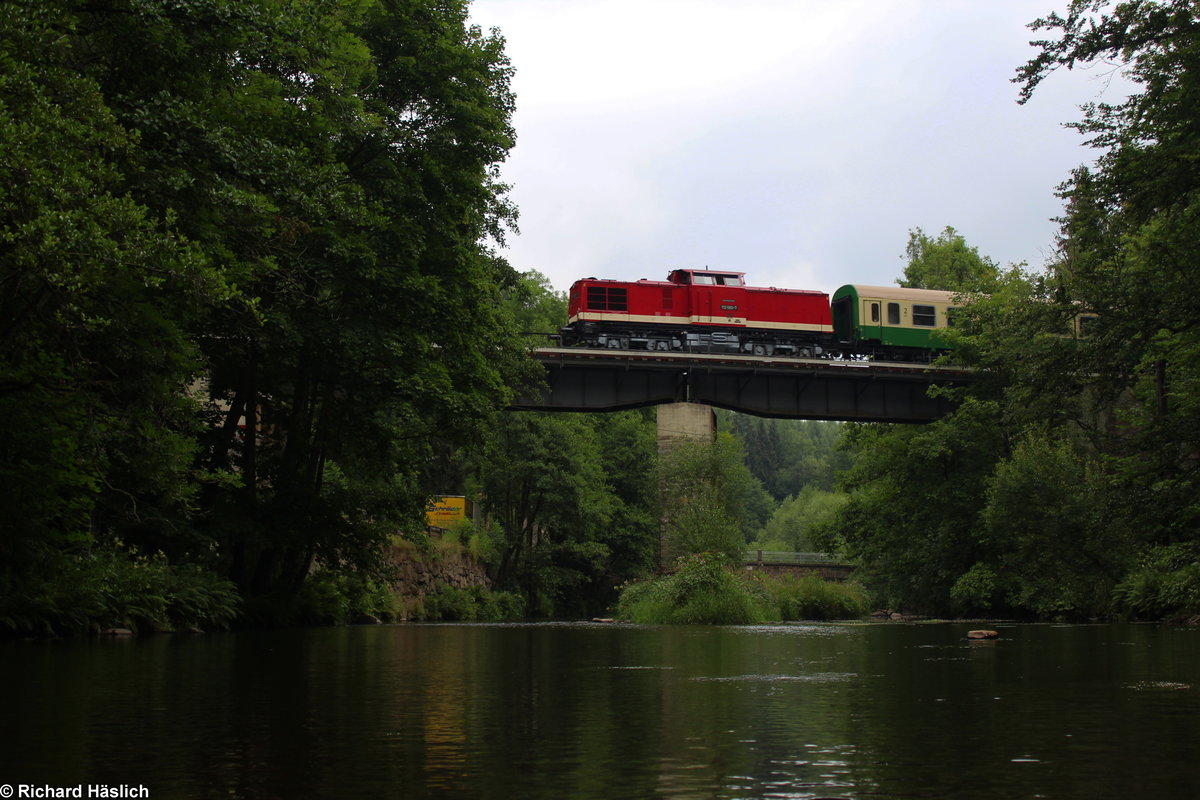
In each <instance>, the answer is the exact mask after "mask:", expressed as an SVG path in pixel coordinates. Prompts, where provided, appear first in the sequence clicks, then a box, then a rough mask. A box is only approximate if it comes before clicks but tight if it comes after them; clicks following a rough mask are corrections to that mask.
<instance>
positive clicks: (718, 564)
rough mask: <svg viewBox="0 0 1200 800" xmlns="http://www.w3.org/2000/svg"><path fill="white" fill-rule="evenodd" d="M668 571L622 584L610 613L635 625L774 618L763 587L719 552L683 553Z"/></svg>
mask: <svg viewBox="0 0 1200 800" xmlns="http://www.w3.org/2000/svg"><path fill="white" fill-rule="evenodd" d="M676 564H677V565H678V568H677V569H676V571H675V572H674V573H672V574H670V575H665V576H662V577H659V578H651V579H650V580H646V581H641V582H639V583H635V584H631V585H630V586H627V587H626V588H625V589H624V591H622V592H621V597H620V598H619V599H618V601H617V607H616V610H615V612H614V614H615V616H616V617H617V618H618V619H622V620H626V621H629V622H638V623H666V624H691V623H702V624H725V625H745V624H755V623H762V622H768V621H770V620H772V619H778V618H779V617H778V614H777V611H776V609H775V608H774V605H773V603H772V602H771V600H770V598H769V597H768V595H767V593H766V592H765V591H764V590H763V587H762V586H761V585H759V584H758V583H757V582H756V581H753V580H750V579H749V578H747V577H746V576H745V575H743V574H740V573H737V572H734V571H733V570H731V569H730V566H731V565H732V561H731V560H730V559H729V558H728V557H726V556H723V555H721V554H717V553H701V554H698V555H690V556H684V557H682V558H680V559H678V561H677V562H676Z"/></svg>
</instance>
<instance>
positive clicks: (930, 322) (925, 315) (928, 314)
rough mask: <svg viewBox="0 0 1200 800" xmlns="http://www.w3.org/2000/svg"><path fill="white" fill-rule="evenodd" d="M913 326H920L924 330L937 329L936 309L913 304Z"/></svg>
mask: <svg viewBox="0 0 1200 800" xmlns="http://www.w3.org/2000/svg"><path fill="white" fill-rule="evenodd" d="M912 321H913V325H921V326H924V327H926V328H936V327H937V307H936V306H922V305H917V304H916V303H913V307H912Z"/></svg>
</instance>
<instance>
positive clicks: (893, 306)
mask: <svg viewBox="0 0 1200 800" xmlns="http://www.w3.org/2000/svg"><path fill="white" fill-rule="evenodd" d="M899 324H900V304H899V303H888V325H899Z"/></svg>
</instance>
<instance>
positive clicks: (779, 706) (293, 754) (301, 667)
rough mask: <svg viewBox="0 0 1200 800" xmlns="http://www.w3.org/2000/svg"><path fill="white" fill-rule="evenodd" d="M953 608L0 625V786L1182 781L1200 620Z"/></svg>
mask: <svg viewBox="0 0 1200 800" xmlns="http://www.w3.org/2000/svg"><path fill="white" fill-rule="evenodd" d="M968 627H969V626H967V625H960V624H900V623H891V624H876V625H866V624H864V625H786V626H778V627H744V628H743V627H717V628H711V627H627V626H619V625H603V624H595V625H593V624H536V625H395V626H376V627H354V628H323V629H313V630H288V631H266V632H262V631H256V632H242V633H230V634H208V635H204V636H164V637H153V638H142V639H135V640H103V641H98V640H84V641H67V642H12V643H6V644H3V645H0V686H3V690H4V694H5V700H4V703H3V707H2V708H3V711H0V715H2V716H0V726H2V730H3V739H2V741H3V746H2V747H0V784H4V785H8V786H12V787H19V786H20V784H33V785H36V786H39V787H43V786H50V787H74V786H79V785H82V786H83V787H84V789H83V791H84V796H85V797H86V796H87V794H86V793H87V787H88V785H89V784H105V785H130V786H137V785H141V786H145V787H147V789H148V790H149V796H150V797H153V798H169V797H170V798H174V797H188V798H192V797H195V798H218V797H220V798H308V797H314V798H323V797H329V798H336V797H380V798H384V797H388V798H504V800H508V798H554V799H555V800H559V799H560V798H654V797H670V798H760V797H761V798H766V797H771V798H774V797H779V798H788V797H795V798H814V797H822V798H824V797H844V798H901V797H905V798H906V797H927V798H1006V799H1007V798H1027V797H1028V798H1032V797H1046V798H1194V797H1200V629H1197V628H1177V627H1160V626H1150V625H1136V626H1135V625H1080V626H1071V625H1022V626H1016V625H1013V626H999V627H997V629H998V630H999V631H1000V632H1001V635H1002V638H1001V639H1000V640H999V641H995V642H968V641H967V640H966V639H965V634H966V631H967V630H968ZM2 793H3V792H2V787H0V794H2ZM18 796H19V795H18Z"/></svg>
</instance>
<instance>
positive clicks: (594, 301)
mask: <svg viewBox="0 0 1200 800" xmlns="http://www.w3.org/2000/svg"><path fill="white" fill-rule="evenodd" d="M587 304H588V308H590V309H592V310H593V311H628V310H629V292H628V290H627V289H623V288H615V287H608V286H589V287H588V290H587Z"/></svg>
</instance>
